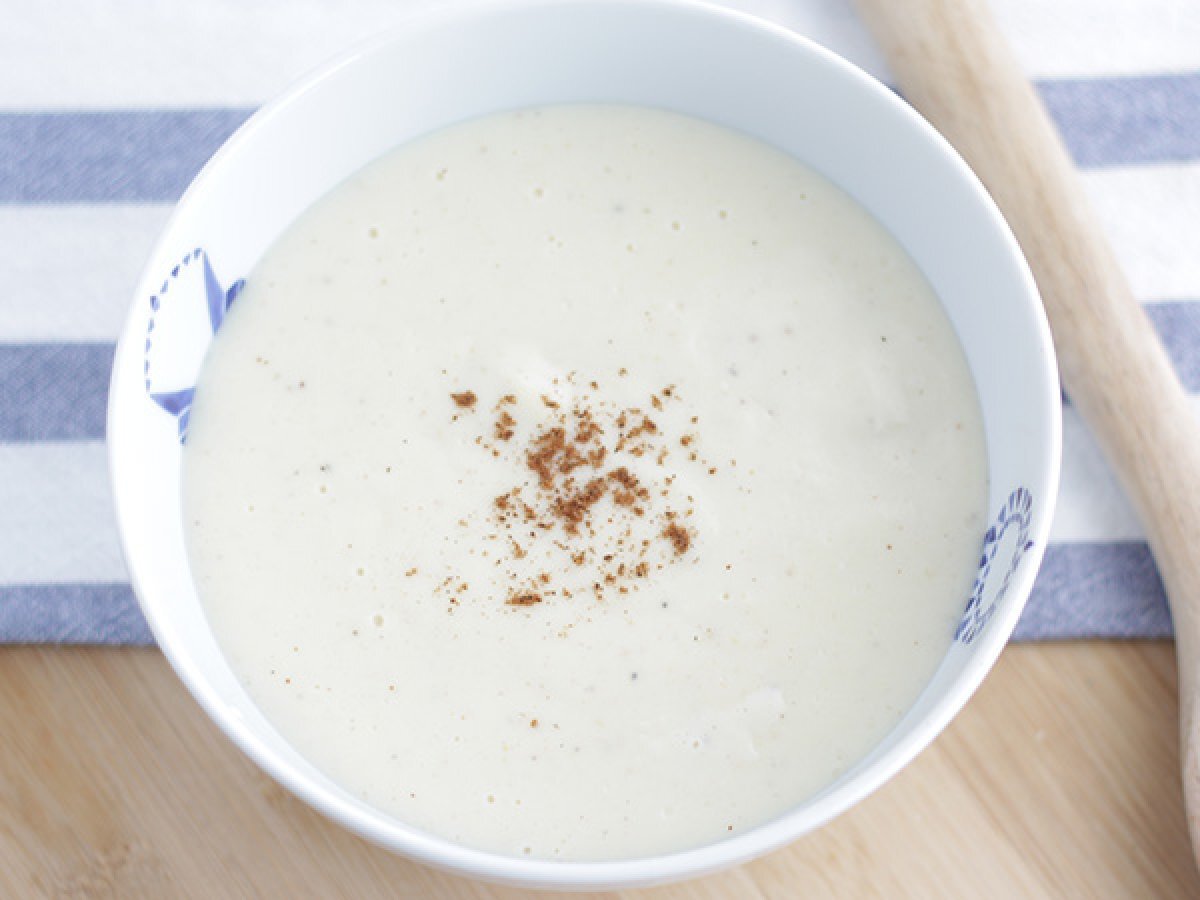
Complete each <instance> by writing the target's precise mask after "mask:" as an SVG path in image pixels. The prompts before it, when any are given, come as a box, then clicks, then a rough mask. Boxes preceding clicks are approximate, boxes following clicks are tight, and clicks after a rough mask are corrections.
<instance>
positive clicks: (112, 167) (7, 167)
mask: <svg viewBox="0 0 1200 900" xmlns="http://www.w3.org/2000/svg"><path fill="white" fill-rule="evenodd" d="M250 113H251V110H248V109H188V110H128V111H124V110H123V111H106V112H64V113H3V114H0V203H165V202H174V201H175V200H177V199H179V195H180V194H182V193H183V190H184V188H186V187H187V186H188V183H189V182H190V181H191V180H192V178H193V177H194V176H195V174H196V173H197V172H198V171H199V170H200V167H201V166H202V165H204V163H205V161H207V159H208V158H209V157H210V156H212V155H213V153H214V152H216V150H217V148H218V147H220V146H221V144H222V143H224V142H225V140H226V139H227V138H228V137H229V136H230V135H231V134H233V132H234V130H235V129H236V128H237V127H238V126H239V125H240V124H241V123H242V122H244V121H245V120H246V117H247V116H249V115H250Z"/></svg>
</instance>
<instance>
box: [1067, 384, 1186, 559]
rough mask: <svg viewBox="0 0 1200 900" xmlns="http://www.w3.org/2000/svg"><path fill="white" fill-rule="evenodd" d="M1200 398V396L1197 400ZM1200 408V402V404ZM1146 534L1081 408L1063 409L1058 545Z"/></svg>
mask: <svg viewBox="0 0 1200 900" xmlns="http://www.w3.org/2000/svg"><path fill="white" fill-rule="evenodd" d="M1196 399H1197V400H1198V401H1200V398H1196ZM1197 410H1198V411H1200V402H1198V403H1197ZM1142 539H1144V533H1143V531H1142V526H1141V524H1140V523H1139V522H1138V520H1137V516H1136V514H1135V513H1134V511H1133V508H1132V507H1131V506H1130V505H1129V501H1128V500H1127V499H1126V498H1125V493H1124V491H1122V489H1121V487H1120V485H1119V484H1118V483H1117V478H1116V475H1114V474H1113V470H1112V468H1111V467H1110V466H1109V465H1108V463H1107V461H1105V459H1104V456H1103V454H1102V453H1101V452H1100V448H1099V447H1098V446H1097V445H1096V440H1095V438H1093V437H1092V435H1091V432H1090V431H1088V429H1087V426H1086V425H1084V423H1083V420H1082V419H1081V418H1080V416H1079V411H1078V410H1076V409H1074V408H1073V407H1066V408H1065V409H1064V410H1063V468H1062V483H1061V485H1060V486H1059V490H1058V506H1057V508H1056V509H1055V513H1054V525H1053V527H1052V528H1051V529H1050V540H1051V542H1053V543H1065V542H1072V541H1078V542H1083V541H1126V540H1142Z"/></svg>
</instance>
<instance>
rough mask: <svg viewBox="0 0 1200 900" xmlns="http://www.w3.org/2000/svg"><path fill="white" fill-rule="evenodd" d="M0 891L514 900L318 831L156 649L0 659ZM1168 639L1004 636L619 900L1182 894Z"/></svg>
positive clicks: (1185, 890) (1184, 867)
mask: <svg viewBox="0 0 1200 900" xmlns="http://www.w3.org/2000/svg"><path fill="white" fill-rule="evenodd" d="M0 684H2V685H3V688H2V690H0V734H2V735H3V740H4V752H3V754H0V897H5V898H8V897H13V898H24V897H121V898H127V897H128V898H137V897H152V898H156V900H158V898H168V897H205V898H208V897H222V898H224V897H271V898H303V897H353V898H373V897H421V898H432V900H440V898H446V900H450V898H453V900H459V898H514V897H524V896H542V897H544V896H548V895H545V894H541V895H530V894H527V893H526V892H523V891H516V890H512V889H503V888H495V887H490V886H486V885H482V884H479V883H476V882H471V881H467V880H465V879H461V878H457V877H454V876H450V875H445V874H442V873H439V872H434V871H433V870H430V869H427V868H424V867H422V866H418V865H415V864H413V863H409V862H407V861H405V860H402V859H400V858H398V857H395V856H392V855H390V854H388V853H385V852H383V851H381V850H378V849H376V848H374V847H371V846H369V845H368V844H366V843H364V842H363V841H361V840H359V839H358V838H355V837H353V836H352V835H350V834H349V833H347V832H345V831H342V830H341V829H340V828H338V827H336V826H334V825H331V824H330V823H328V822H326V821H325V820H324V819H322V818H321V817H320V816H318V815H317V814H316V813H314V812H312V811H310V810H309V809H308V808H307V807H305V806H304V805H303V804H302V803H300V802H299V801H297V800H295V799H293V798H292V797H291V796H290V795H289V794H287V793H286V792H285V791H284V790H282V789H281V788H279V787H278V786H276V785H275V784H274V782H272V781H271V780H270V779H268V778H267V777H266V776H264V775H262V774H261V773H260V772H259V771H258V770H257V769H256V768H255V767H254V766H253V765H252V764H251V763H250V762H249V761H248V760H247V759H245V758H244V757H243V756H242V755H241V754H240V753H239V752H238V751H237V750H236V749H235V748H234V747H233V745H232V744H230V743H229V742H228V741H227V740H226V739H225V738H224V737H223V736H222V735H221V734H220V733H219V732H218V731H217V729H216V728H215V726H213V725H212V724H210V723H209V721H208V720H207V718H206V717H205V716H204V714H203V713H202V712H201V710H200V708H199V707H198V706H197V705H196V704H195V702H194V701H193V700H192V699H191V697H190V696H188V694H187V693H186V692H185V691H184V689H183V687H182V686H181V685H180V683H179V682H178V681H177V679H176V678H175V677H174V675H173V673H172V672H171V671H170V669H169V668H168V666H167V664H166V662H165V661H164V660H163V658H162V657H161V655H160V654H159V653H158V652H157V651H156V650H131V649H38V648H6V649H0ZM1177 714H1178V709H1177V706H1176V699H1175V662H1174V653H1173V650H1172V646H1171V645H1170V644H1169V643H1162V642H1154V643H1135V644H1114V643H1071V644H1062V645H1025V646H1016V647H1010V648H1009V649H1008V650H1007V651H1005V654H1004V656H1003V657H1002V658H1001V660H1000V663H999V666H998V667H997V669H996V670H995V671H994V672H993V673H992V674H991V676H989V678H988V680H987V681H986V682H985V684H984V686H983V688H982V689H981V691H980V693H979V694H978V695H977V696H976V697H975V699H974V700H972V701H971V703H970V704H969V705H968V707H967V708H966V710H965V711H964V712H963V714H962V715H961V716H960V717H959V718H958V719H957V720H956V721H955V723H954V724H953V725H952V726H951V727H950V729H949V730H948V731H947V732H946V733H945V734H944V735H943V736H942V737H941V738H939V739H938V740H937V741H936V742H935V743H934V745H933V746H932V747H931V748H930V749H929V750H927V751H926V752H925V753H924V754H923V755H922V756H921V757H920V758H919V759H918V760H917V761H916V762H915V763H914V764H913V765H912V766H910V767H909V768H908V769H906V770H905V771H904V772H903V773H901V775H900V776H899V777H897V778H896V779H895V780H893V781H892V782H891V783H889V784H888V785H886V786H885V787H884V788H883V789H882V790H880V791H879V792H878V793H877V794H875V795H874V796H873V797H871V798H869V799H868V800H867V801H866V802H864V803H863V804H861V805H859V806H858V807H856V808H855V809H853V810H851V811H850V812H849V813H847V814H846V815H844V816H842V817H841V818H840V819H838V820H837V821H835V822H834V823H833V824H832V825H830V826H828V827H827V828H825V829H823V830H821V831H819V832H817V833H816V834H814V835H811V836H809V837H807V838H804V839H801V840H800V841H797V842H796V843H795V844H793V845H791V846H790V847H788V848H785V849H784V850H781V851H779V852H777V853H775V854H772V855H771V856H768V857H766V858H764V859H762V860H759V861H757V862H755V863H752V864H750V865H747V866H743V867H742V868H740V869H736V870H734V871H732V872H727V873H724V874H720V875H716V876H712V877H709V878H706V879H701V880H699V881H693V882H685V883H683V884H679V885H674V886H669V887H666V888H659V889H656V890H651V891H645V892H641V891H629V892H624V893H623V894H620V895H615V896H624V897H630V898H633V897H639V898H641V897H645V898H661V900H668V898H671V900H700V898H718V897H729V898H739V900H740V898H748V900H755V898H791V897H801V896H803V897H805V898H820V897H838V898H846V897H851V898H856V897H886V898H889V900H890V898H904V897H914V898H917V897H919V898H933V897H954V898H962V897H973V898H989V897H996V898H1006V900H1007V898H1015V897H1023V898H1036V897H1067V896H1071V897H1090V898H1105V897H1131V898H1133V897H1136V898H1153V897H1196V896H1200V876H1197V873H1196V871H1195V869H1194V866H1193V863H1192V861H1191V854H1190V849H1189V845H1188V842H1187V837H1186V829H1185V824H1184V818H1183V807H1182V801H1181V799H1180V787H1179V774H1178V772H1179V766H1178V762H1179V756H1178V749H1177V744H1178V740H1177V739H1178V732H1177Z"/></svg>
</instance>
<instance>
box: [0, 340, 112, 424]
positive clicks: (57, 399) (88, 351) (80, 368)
mask: <svg viewBox="0 0 1200 900" xmlns="http://www.w3.org/2000/svg"><path fill="white" fill-rule="evenodd" d="M112 360H113V345H112V344H6V345H0V385H3V386H4V390H3V393H2V394H0V441H4V442H17V441H89V440H95V439H98V438H102V437H103V436H104V417H105V407H106V401H107V397H108V376H109V372H110V370H111V369H112Z"/></svg>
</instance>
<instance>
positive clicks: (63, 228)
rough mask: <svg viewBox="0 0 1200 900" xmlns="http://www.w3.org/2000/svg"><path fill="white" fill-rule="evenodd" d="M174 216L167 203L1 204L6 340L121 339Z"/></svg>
mask: <svg viewBox="0 0 1200 900" xmlns="http://www.w3.org/2000/svg"><path fill="white" fill-rule="evenodd" d="M169 214H170V207H167V206H7V207H5V206H0V248H7V251H0V253H2V254H3V255H2V256H0V259H3V263H2V264H0V275H2V276H3V279H4V289H3V290H0V341H6V342H19V341H112V340H115V339H116V336H117V333H118V331H119V330H120V327H121V322H122V320H123V319H124V317H125V314H126V312H127V311H128V309H129V304H130V302H131V301H132V299H133V290H134V286H135V284H136V283H137V279H138V275H139V274H141V269H142V266H143V265H144V264H145V262H146V258H147V257H148V256H149V255H150V250H151V248H152V247H153V245H154V241H155V240H156V239H157V237H158V233H159V231H161V230H162V227H163V225H164V224H165V223H166V219H167V216H168V215H169ZM14 248H19V250H14Z"/></svg>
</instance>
